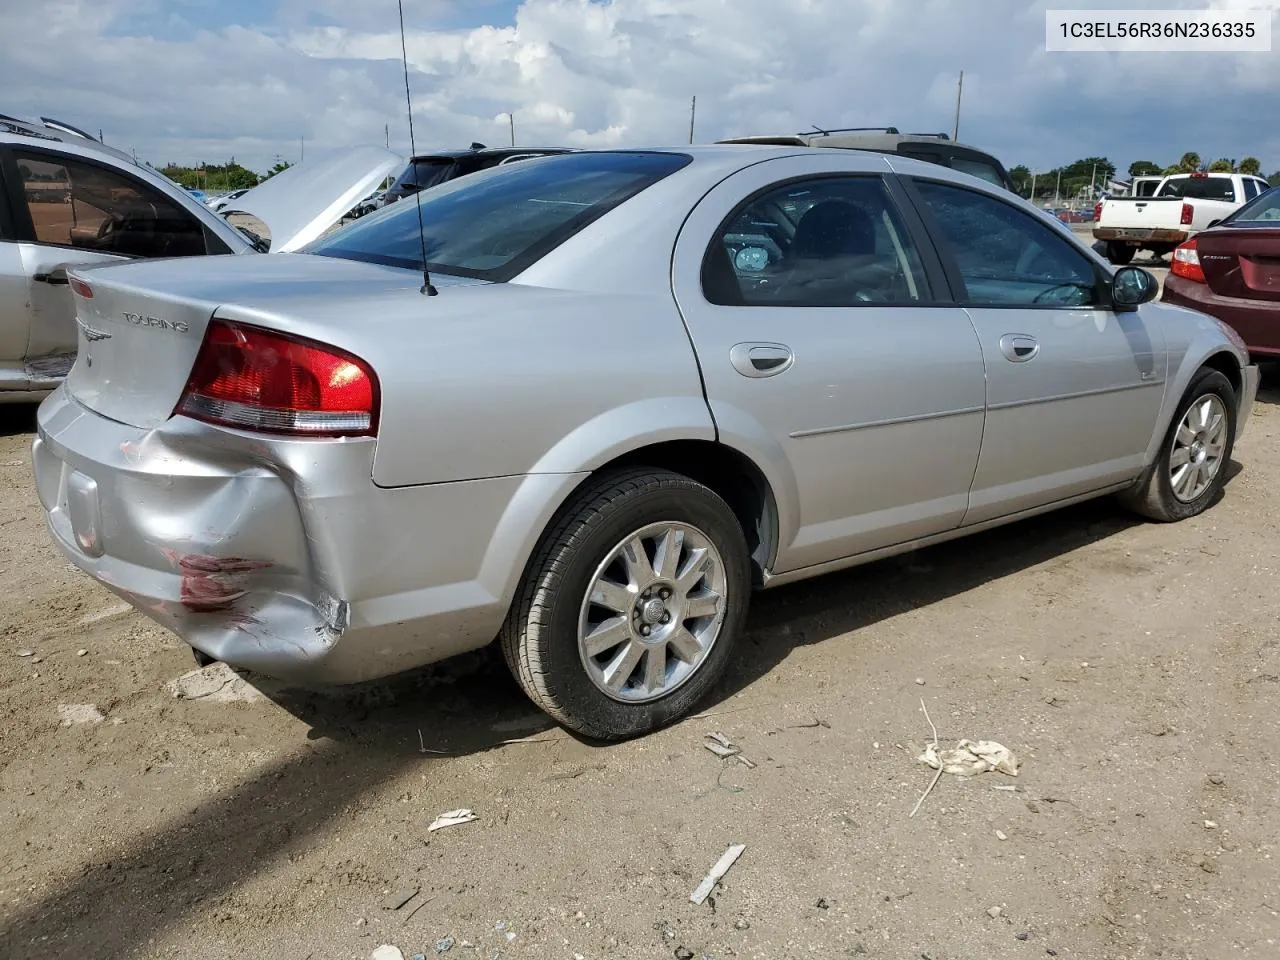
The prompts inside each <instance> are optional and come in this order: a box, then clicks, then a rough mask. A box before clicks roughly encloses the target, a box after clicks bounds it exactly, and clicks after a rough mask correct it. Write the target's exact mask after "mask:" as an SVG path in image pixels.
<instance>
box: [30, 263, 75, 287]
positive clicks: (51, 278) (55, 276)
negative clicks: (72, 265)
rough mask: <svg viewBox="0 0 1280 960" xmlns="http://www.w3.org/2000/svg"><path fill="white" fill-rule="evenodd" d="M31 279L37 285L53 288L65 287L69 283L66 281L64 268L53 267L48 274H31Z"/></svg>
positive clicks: (65, 269)
mask: <svg viewBox="0 0 1280 960" xmlns="http://www.w3.org/2000/svg"><path fill="white" fill-rule="evenodd" d="M31 279H32V280H35V281H36V282H37V283H48V284H52V285H54V286H59V285H65V284H69V283H70V282H71V281H70V280H69V279H67V268H66V267H54V268H53V269H52V270H50V271H49V272H48V273H36V274H32V276H31Z"/></svg>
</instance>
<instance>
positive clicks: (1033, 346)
mask: <svg viewBox="0 0 1280 960" xmlns="http://www.w3.org/2000/svg"><path fill="white" fill-rule="evenodd" d="M1000 352H1001V353H1003V354H1004V356H1005V359H1006V360H1012V361H1013V362H1014V363H1026V362H1027V361H1028V360H1032V359H1034V358H1035V356H1036V354H1038V353H1039V352H1040V342H1039V341H1038V340H1036V338H1035V337H1032V336H1028V335H1027V334H1025V333H1006V334H1005V335H1004V336H1003V337H1001V338H1000Z"/></svg>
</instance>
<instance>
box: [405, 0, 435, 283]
mask: <svg viewBox="0 0 1280 960" xmlns="http://www.w3.org/2000/svg"><path fill="white" fill-rule="evenodd" d="M396 7H397V8H399V10H400V60H401V62H402V63H403V64H404V102H405V106H406V107H408V108H409V163H410V164H412V163H413V160H414V157H416V156H417V155H418V148H417V147H416V146H415V145H414V142H413V100H412V99H411V98H410V96H409V54H408V53H407V52H406V51H405V46H404V0H396ZM413 202H414V204H415V205H417V207H418V245H419V246H420V247H421V249H422V289H421V290H420V291H419V293H425V294H426V295H427V296H428V297H434V296H435V295H436V293H437V290H436V288H435V287H433V286H432V285H431V274H430V273H428V272H427V233H426V229H425V228H424V227H423V226H422V191H417V192H415V193H414V195H413Z"/></svg>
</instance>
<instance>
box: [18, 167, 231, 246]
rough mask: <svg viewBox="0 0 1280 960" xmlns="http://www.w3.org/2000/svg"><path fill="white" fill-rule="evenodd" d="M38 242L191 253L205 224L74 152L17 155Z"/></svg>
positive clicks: (159, 195)
mask: <svg viewBox="0 0 1280 960" xmlns="http://www.w3.org/2000/svg"><path fill="white" fill-rule="evenodd" d="M16 160H17V164H18V171H19V173H20V174H21V177H22V192H23V197H24V199H25V200H26V204H27V211H28V212H29V213H30V214H31V223H32V226H33V227H34V229H35V236H36V242H37V243H47V244H52V245H55V246H59V247H74V248H76V249H79V250H95V251H98V252H101V253H116V254H121V255H123V256H129V257H194V256H201V255H203V254H205V253H206V252H208V251H207V249H206V246H205V235H204V228H203V227H202V226H201V225H200V222H199V221H198V220H196V218H195V217H193V216H192V215H191V214H189V213H188V212H187V211H185V210H183V209H182V208H181V207H180V206H178V204H176V203H174V202H173V201H172V200H170V199H169V198H168V197H166V196H165V195H164V194H162V193H160V192H159V191H158V190H155V189H153V188H152V187H150V186H148V185H147V184H145V183H143V182H142V181H140V180H136V179H134V178H133V177H130V176H126V175H125V174H122V173H117V172H115V171H112V170H108V169H106V168H104V167H99V166H97V165H96V164H91V163H85V162H82V161H79V160H76V159H74V158H72V157H65V158H57V159H55V158H53V157H50V156H48V155H37V154H22V153H19V154H17V155H16Z"/></svg>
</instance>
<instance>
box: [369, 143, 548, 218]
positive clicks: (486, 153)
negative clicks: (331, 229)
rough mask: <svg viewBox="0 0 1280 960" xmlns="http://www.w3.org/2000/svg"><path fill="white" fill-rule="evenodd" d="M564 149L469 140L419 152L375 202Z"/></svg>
mask: <svg viewBox="0 0 1280 960" xmlns="http://www.w3.org/2000/svg"><path fill="white" fill-rule="evenodd" d="M567 152H568V148H561V147H536V148H535V147H486V146H485V145H484V144H483V143H473V144H472V145H471V146H470V147H469V148H468V149H466V150H445V151H442V152H439V153H428V154H423V155H421V156H417V157H414V158H413V159H412V160H411V161H410V162H409V164H408V165H407V166H406V167H405V168H404V170H403V171H401V173H400V175H399V176H398V177H396V179H395V182H394V183H392V184H391V186H389V187H388V188H387V189H386V190H385V191H383V193H382V197H381V199H380V201H379V204H378V205H379V206H384V207H385V206H386V205H387V204H390V203H395V202H396V201H397V200H400V199H402V198H404V197H407V196H409V195H410V194H414V193H417V192H419V191H420V190H426V189H428V188H430V187H434V186H438V185H439V184H442V183H447V182H448V181H450V180H456V179H457V178H458V177H465V176H467V175H468V174H472V173H477V172H479V171H481V170H488V169H489V168H490V167H497V166H502V165H503V164H508V163H519V162H520V161H521V160H531V159H533V158H534V157H549V156H554V155H556V154H560V153H567Z"/></svg>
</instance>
